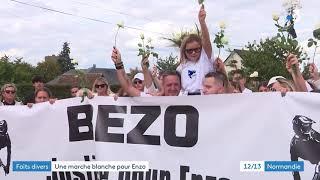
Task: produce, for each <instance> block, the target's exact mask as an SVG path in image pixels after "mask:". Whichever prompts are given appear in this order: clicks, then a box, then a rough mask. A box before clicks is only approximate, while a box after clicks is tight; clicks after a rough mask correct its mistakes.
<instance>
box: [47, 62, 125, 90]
mask: <svg viewBox="0 0 320 180" xmlns="http://www.w3.org/2000/svg"><path fill="white" fill-rule="evenodd" d="M80 70H81V71H82V72H84V74H85V78H86V80H87V81H88V86H89V87H91V86H92V84H93V82H94V81H95V79H97V78H98V77H105V78H106V79H107V81H108V82H109V84H110V85H119V82H118V78H117V71H116V70H115V69H108V68H96V67H95V65H94V66H93V67H91V68H89V69H80ZM79 83H80V82H79V78H78V76H77V71H76V70H74V69H71V70H69V71H67V72H65V73H63V74H62V75H60V76H58V77H56V78H55V79H54V80H52V81H50V82H48V83H47V85H51V86H55V85H70V86H75V85H79Z"/></svg>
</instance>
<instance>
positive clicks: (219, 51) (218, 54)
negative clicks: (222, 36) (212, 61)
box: [218, 48, 221, 58]
mask: <svg viewBox="0 0 320 180" xmlns="http://www.w3.org/2000/svg"><path fill="white" fill-rule="evenodd" d="M220 52H221V48H219V53H218V58H219V57H220Z"/></svg>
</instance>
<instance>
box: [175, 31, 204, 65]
mask: <svg viewBox="0 0 320 180" xmlns="http://www.w3.org/2000/svg"><path fill="white" fill-rule="evenodd" d="M194 41H195V42H197V43H199V45H200V46H201V48H202V40H201V37H200V36H199V35H197V34H189V35H188V36H186V37H185V38H183V40H182V42H181V46H180V64H185V63H186V60H187V56H186V46H187V44H188V43H191V42H194Z"/></svg>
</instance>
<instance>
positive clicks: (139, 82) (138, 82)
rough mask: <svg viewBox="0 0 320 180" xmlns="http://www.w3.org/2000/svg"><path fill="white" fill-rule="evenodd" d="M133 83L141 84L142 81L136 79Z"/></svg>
mask: <svg viewBox="0 0 320 180" xmlns="http://www.w3.org/2000/svg"><path fill="white" fill-rule="evenodd" d="M133 84H142V81H141V80H136V81H133Z"/></svg>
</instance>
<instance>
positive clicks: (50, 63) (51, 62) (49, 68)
mask: <svg viewBox="0 0 320 180" xmlns="http://www.w3.org/2000/svg"><path fill="white" fill-rule="evenodd" d="M36 72H37V74H38V75H40V76H42V77H43V78H44V81H45V82H49V81H51V80H53V79H54V78H56V77H57V76H58V75H60V74H61V73H62V72H61V69H60V65H59V63H58V58H57V57H56V56H47V57H46V58H45V60H44V61H42V62H39V63H38V64H37V67H36Z"/></svg>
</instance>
